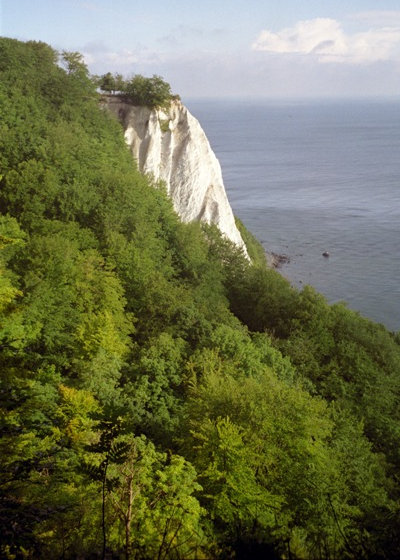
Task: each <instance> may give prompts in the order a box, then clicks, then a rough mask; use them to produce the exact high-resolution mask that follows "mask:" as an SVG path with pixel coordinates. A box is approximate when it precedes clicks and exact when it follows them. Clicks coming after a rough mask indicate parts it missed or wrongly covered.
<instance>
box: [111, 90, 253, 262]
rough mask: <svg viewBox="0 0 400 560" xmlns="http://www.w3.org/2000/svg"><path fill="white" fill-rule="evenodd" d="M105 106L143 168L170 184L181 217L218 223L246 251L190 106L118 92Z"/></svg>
mask: <svg viewBox="0 0 400 560" xmlns="http://www.w3.org/2000/svg"><path fill="white" fill-rule="evenodd" d="M106 106H107V108H108V109H109V110H110V111H111V112H112V113H113V114H115V115H116V116H117V117H118V118H119V120H120V121H121V123H122V125H123V127H124V130H125V140H126V142H127V144H128V145H129V147H130V149H131V151H132V155H133V157H134V158H135V159H136V161H137V163H138V166H139V169H140V171H142V172H143V173H147V174H151V175H152V176H153V177H154V179H155V180H156V181H158V180H160V179H161V180H162V181H164V182H165V184H166V187H167V192H168V194H169V195H170V197H171V198H172V201H173V205H174V208H175V211H176V212H177V213H178V214H179V216H180V217H181V219H182V220H183V221H185V222H190V221H192V220H203V221H205V222H207V223H209V224H216V225H217V226H218V228H219V229H220V231H221V232H222V233H223V235H225V236H226V237H227V238H228V239H230V240H231V241H233V243H235V244H236V245H238V246H239V247H241V248H243V250H244V251H245V253H246V254H247V251H246V247H245V244H244V242H243V240H242V237H241V235H240V233H239V231H238V229H237V227H236V224H235V219H234V216H233V212H232V208H231V206H230V204H229V202H228V198H227V196H226V192H225V187H224V183H223V179H222V173H221V166H220V164H219V162H218V160H217V158H216V156H215V154H214V152H213V151H212V149H211V146H210V144H209V142H208V140H207V137H206V135H205V133H204V131H203V129H202V128H201V126H200V123H199V122H198V120H197V119H195V118H194V117H193V115H191V114H190V112H189V111H188V110H187V108H186V107H185V106H184V105H183V104H182V103H181V102H180V101H178V100H174V101H172V102H171V105H170V107H169V109H167V110H165V109H149V108H148V107H143V106H136V105H132V104H130V103H128V102H125V101H123V100H122V99H120V98H118V97H113V96H108V97H107V98H106Z"/></svg>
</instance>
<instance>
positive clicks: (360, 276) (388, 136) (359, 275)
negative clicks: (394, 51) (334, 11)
mask: <svg viewBox="0 0 400 560" xmlns="http://www.w3.org/2000/svg"><path fill="white" fill-rule="evenodd" d="M185 102H186V105H187V106H188V108H189V110H190V111H191V112H192V113H193V114H194V116H195V117H196V118H198V119H199V121H200V123H201V125H202V127H203V128H204V130H205V132H206V134H207V137H208V139H209V141H210V144H211V146H212V148H213V150H214V151H215V153H216V155H217V157H218V159H219V161H220V163H221V167H222V173H223V177H224V183H225V188H226V190H227V193H228V198H229V200H230V203H231V206H232V208H233V211H234V213H235V214H236V215H237V216H238V217H239V218H240V219H241V220H242V221H243V222H244V224H245V225H246V227H247V228H248V229H249V230H250V231H251V232H252V233H253V234H254V235H255V236H256V237H257V238H258V239H259V240H260V241H261V242H262V244H263V246H264V247H265V249H266V251H273V252H276V253H279V254H285V255H287V256H288V257H289V258H290V262H289V263H288V264H286V265H284V266H283V267H282V269H281V272H282V274H284V275H285V276H286V277H287V278H288V279H289V280H291V282H292V283H293V284H294V285H296V286H298V287H302V286H304V285H305V284H310V285H312V286H314V287H315V288H316V289H317V290H318V291H320V292H321V293H323V294H324V295H325V296H326V297H327V299H328V301H329V302H337V301H344V302H346V303H347V305H348V306H349V307H350V308H352V309H354V310H357V311H359V312H360V313H361V314H362V315H364V316H366V317H368V318H370V319H373V320H374V321H377V322H379V323H383V324H384V325H385V326H386V327H387V328H389V329H390V330H393V331H397V330H399V329H400V282H399V276H400V100H399V101H364V100H363V101H359V100H358V101H356V100H353V101H320V102H318V101H307V102H299V101H297V102H295V101H293V102H290V101H286V102H278V101H277V102H273V101H251V102H250V101H232V100H229V101H228V100H227V101H221V100H218V101H215V100H201V101H200V100H189V101H186V100H185ZM325 251H328V252H329V254H330V256H329V258H324V257H323V256H322V253H323V252H325Z"/></svg>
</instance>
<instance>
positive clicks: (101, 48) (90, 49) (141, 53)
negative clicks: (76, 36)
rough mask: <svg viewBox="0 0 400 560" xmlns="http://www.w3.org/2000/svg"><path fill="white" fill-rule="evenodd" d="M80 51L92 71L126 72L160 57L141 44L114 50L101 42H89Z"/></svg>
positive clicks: (155, 60)
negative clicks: (131, 47) (132, 47)
mask: <svg viewBox="0 0 400 560" xmlns="http://www.w3.org/2000/svg"><path fill="white" fill-rule="evenodd" d="M81 52H82V54H83V57H84V60H85V62H86V64H87V65H88V66H89V67H90V68H91V71H92V72H106V71H112V72H122V73H123V74H126V73H130V72H132V71H136V70H137V67H138V65H152V64H154V63H156V62H159V59H160V57H159V55H158V54H157V53H155V52H153V51H151V50H149V49H147V48H146V47H143V46H141V45H138V46H137V47H136V48H134V49H126V48H124V49H120V50H114V49H110V48H108V47H107V45H105V44H103V43H89V44H87V45H85V46H84V47H83V48H82V49H81Z"/></svg>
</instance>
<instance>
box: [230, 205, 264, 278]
mask: <svg viewBox="0 0 400 560" xmlns="http://www.w3.org/2000/svg"><path fill="white" fill-rule="evenodd" d="M235 224H236V227H237V228H238V230H239V232H240V235H241V236H242V239H243V241H244V243H245V245H246V249H247V252H248V254H249V257H250V259H251V262H252V263H253V265H255V266H260V267H261V268H264V267H265V266H266V264H267V258H266V255H265V250H264V247H263V246H262V245H261V243H260V242H259V241H258V239H257V238H256V237H254V235H253V234H252V233H251V232H250V231H249V230H248V229H247V228H246V226H245V225H244V224H243V222H242V221H241V220H240V219H239V218H238V217H237V216H235Z"/></svg>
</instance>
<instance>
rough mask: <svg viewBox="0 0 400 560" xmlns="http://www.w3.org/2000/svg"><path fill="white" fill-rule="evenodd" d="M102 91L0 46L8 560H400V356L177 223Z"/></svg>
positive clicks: (2, 518)
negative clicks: (104, 105) (107, 109)
mask: <svg viewBox="0 0 400 560" xmlns="http://www.w3.org/2000/svg"><path fill="white" fill-rule="evenodd" d="M96 88H97V84H96V80H93V79H92V78H91V77H90V76H89V74H88V71H87V68H86V67H85V65H84V64H83V62H82V59H81V57H80V56H79V55H78V54H77V53H63V55H62V57H61V64H60V63H59V57H58V54H57V53H56V52H55V51H54V50H53V49H52V48H50V47H49V46H48V45H46V44H44V43H40V42H28V43H21V42H18V41H16V40H12V39H5V38H3V39H1V40H0V211H1V216H0V313H1V318H0V345H1V355H0V356H1V357H0V359H1V387H0V411H1V415H0V418H1V425H0V430H1V439H0V461H1V468H0V535H1V536H0V539H1V543H0V555H1V557H3V558H8V559H20V558H21V559H22V558H24V559H26V558H28V559H34V558H35V559H36V558H43V559H51V558H64V559H68V558H71V559H72V558H111V557H112V558H127V559H129V558H130V559H133V558H136V559H155V558H158V559H167V558H172V559H190V558H193V559H194V558H198V559H201V558H204V559H210V558H287V559H288V558H297V559H329V558H331V559H337V558H354V559H355V558H357V559H362V558H364V559H367V558H392V559H394V558H398V557H399V556H400V535H399V526H400V505H399V504H400V502H399V490H400V488H399V467H400V446H399V440H400V407H399V388H400V346H399V342H400V341H399V336H398V335H395V334H393V333H390V332H388V331H387V330H385V329H384V327H383V326H381V325H377V324H374V323H372V322H370V321H368V320H366V319H364V318H362V317H360V316H359V315H358V314H357V313H354V312H352V311H350V310H348V309H347V308H346V307H345V306H343V305H333V306H329V305H328V304H327V303H326V301H325V299H324V298H323V297H322V296H321V295H319V294H317V293H316V292H315V291H314V290H313V289H311V288H310V287H306V288H304V289H303V290H302V291H300V292H299V291H297V290H295V289H294V288H292V287H291V286H290V284H289V283H288V282H287V281H286V280H284V279H283V278H282V277H281V276H280V275H279V274H278V273H276V272H275V271H274V270H271V269H268V268H267V266H266V265H265V264H264V262H263V260H262V258H260V249H259V247H258V246H257V243H256V242H255V241H254V240H252V239H251V236H250V235H247V237H246V240H247V241H248V243H249V252H250V254H251V256H252V257H253V263H252V264H250V263H249V262H248V260H247V259H246V258H245V257H244V255H243V254H242V253H241V251H239V250H238V249H237V248H236V247H235V246H233V245H232V244H231V243H230V242H228V241H227V240H226V239H224V238H222V237H221V235H220V234H219V232H218V231H217V230H216V229H215V228H213V227H209V226H201V225H200V224H198V223H191V224H183V223H181V222H180V220H179V218H178V217H177V215H176V214H175V213H174V211H173V209H172V205H171V201H170V200H169V199H168V197H167V196H166V193H165V190H164V188H163V186H162V185H159V184H154V183H152V182H151V180H150V179H149V178H148V177H144V176H142V175H141V174H140V173H139V172H138V170H137V168H136V166H135V163H134V162H133V161H132V159H131V156H130V154H129V152H128V150H127V148H126V146H125V144H124V139H123V134H122V130H121V128H120V126H119V124H118V123H117V122H115V121H114V120H113V119H112V118H111V116H109V115H108V114H107V113H106V112H105V111H104V110H102V109H100V108H99V95H98V93H97V91H96ZM244 187H245V185H244ZM241 229H242V231H244V229H243V226H241Z"/></svg>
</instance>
